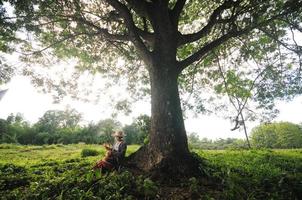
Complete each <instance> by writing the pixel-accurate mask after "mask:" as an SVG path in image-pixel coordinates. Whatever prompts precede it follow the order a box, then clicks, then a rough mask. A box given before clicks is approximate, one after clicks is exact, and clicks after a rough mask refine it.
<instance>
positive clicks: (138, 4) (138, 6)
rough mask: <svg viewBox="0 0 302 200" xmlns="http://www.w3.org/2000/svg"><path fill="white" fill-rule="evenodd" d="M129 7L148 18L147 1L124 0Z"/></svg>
mask: <svg viewBox="0 0 302 200" xmlns="http://www.w3.org/2000/svg"><path fill="white" fill-rule="evenodd" d="M125 1H126V2H127V3H128V4H129V5H130V7H131V8H132V9H133V10H134V11H135V12H136V13H137V14H138V15H139V16H141V17H146V18H148V17H149V16H148V7H149V3H148V2H147V1H145V0H125Z"/></svg>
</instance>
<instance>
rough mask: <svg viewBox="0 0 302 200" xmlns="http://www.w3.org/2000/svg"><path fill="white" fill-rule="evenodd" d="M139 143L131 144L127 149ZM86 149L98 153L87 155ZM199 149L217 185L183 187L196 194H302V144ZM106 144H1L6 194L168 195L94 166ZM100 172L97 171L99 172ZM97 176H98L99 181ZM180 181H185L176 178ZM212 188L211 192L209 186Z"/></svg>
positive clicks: (1, 186) (1, 194)
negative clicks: (288, 147)
mask: <svg viewBox="0 0 302 200" xmlns="http://www.w3.org/2000/svg"><path fill="white" fill-rule="evenodd" d="M138 148H139V146H135V145H131V146H129V147H128V150H127V155H129V154H130V153H132V152H134V151H136V150H137V149H138ZM82 149H94V150H97V151H98V152H99V153H100V154H99V155H97V156H89V157H81V151H82ZM195 152H196V153H197V154H198V155H199V156H200V157H201V158H202V161H203V165H202V166H201V169H202V170H203V171H204V173H205V174H206V175H207V176H208V177H211V179H213V180H215V182H216V183H217V184H216V185H217V188H212V190H215V192H211V191H209V190H210V189H207V188H204V184H202V183H201V181H202V180H195V179H191V181H189V182H188V183H183V184H182V187H183V188H184V190H185V189H187V190H188V191H190V193H191V194H193V196H192V198H193V197H194V198H193V199H301V197H302V150H301V149H298V150H226V151H224V150H221V151H213V150H211V151H210V150H209V151H201V150H195ZM103 155H104V149H103V148H102V146H100V145H86V144H74V145H60V144H59V145H46V146H19V145H10V144H2V145H0V170H1V171H0V199H156V198H158V199H162V198H164V196H163V194H159V193H158V188H160V187H159V185H158V184H157V183H154V182H152V181H151V180H149V179H148V178H146V177H142V176H139V177H135V176H133V175H131V174H130V173H129V172H120V173H112V174H109V175H105V176H101V175H99V174H94V173H93V172H91V170H90V169H91V167H92V166H93V164H94V163H95V162H96V161H97V160H99V159H101V158H102V156H103ZM94 176H96V177H94ZM96 178H97V180H98V181H97V182H96V181H95V180H96ZM176 185H179V183H176ZM208 191H209V192H208Z"/></svg>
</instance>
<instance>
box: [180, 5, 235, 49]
mask: <svg viewBox="0 0 302 200" xmlns="http://www.w3.org/2000/svg"><path fill="white" fill-rule="evenodd" d="M234 5H236V4H235V3H234V2H232V1H225V2H224V3H223V4H221V5H220V6H219V7H218V8H216V9H215V10H214V11H213V12H212V14H211V16H210V18H209V20H208V23H207V25H206V26H204V27H203V28H202V29H201V30H200V31H198V32H196V33H192V34H187V35H182V36H181V37H180V40H179V41H178V46H181V45H183V44H186V43H190V42H194V41H197V40H199V39H201V38H202V37H205V36H206V35H207V34H208V33H209V32H210V31H211V29H212V28H213V26H214V25H215V24H217V22H218V17H219V16H220V14H221V12H222V11H224V10H225V9H228V8H231V7H232V6H234Z"/></svg>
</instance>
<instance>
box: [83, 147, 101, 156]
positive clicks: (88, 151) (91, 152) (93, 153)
mask: <svg viewBox="0 0 302 200" xmlns="http://www.w3.org/2000/svg"><path fill="white" fill-rule="evenodd" d="M99 154H100V153H99V152H98V151H97V150H94V149H82V152H81V156H82V157H88V156H97V155H99Z"/></svg>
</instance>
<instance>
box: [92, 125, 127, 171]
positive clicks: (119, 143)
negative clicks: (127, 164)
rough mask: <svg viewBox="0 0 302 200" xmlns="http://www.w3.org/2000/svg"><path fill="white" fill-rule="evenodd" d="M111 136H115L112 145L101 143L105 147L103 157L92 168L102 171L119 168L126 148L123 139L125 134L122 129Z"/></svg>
mask: <svg viewBox="0 0 302 200" xmlns="http://www.w3.org/2000/svg"><path fill="white" fill-rule="evenodd" d="M112 136H113V137H114V138H115V142H114V144H113V146H111V145H109V144H104V145H103V146H104V147H105V149H106V154H105V157H104V158H103V159H102V160H100V161H98V162H97V163H96V165H95V166H94V167H93V169H94V170H97V169H100V170H101V172H103V173H104V172H107V171H112V170H114V169H115V170H118V169H119V168H120V166H121V163H122V161H123V159H124V158H125V154H126V150H127V144H126V142H125V141H124V139H123V138H124V136H125V135H124V133H123V131H117V132H115V133H114V134H113V135H112Z"/></svg>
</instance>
